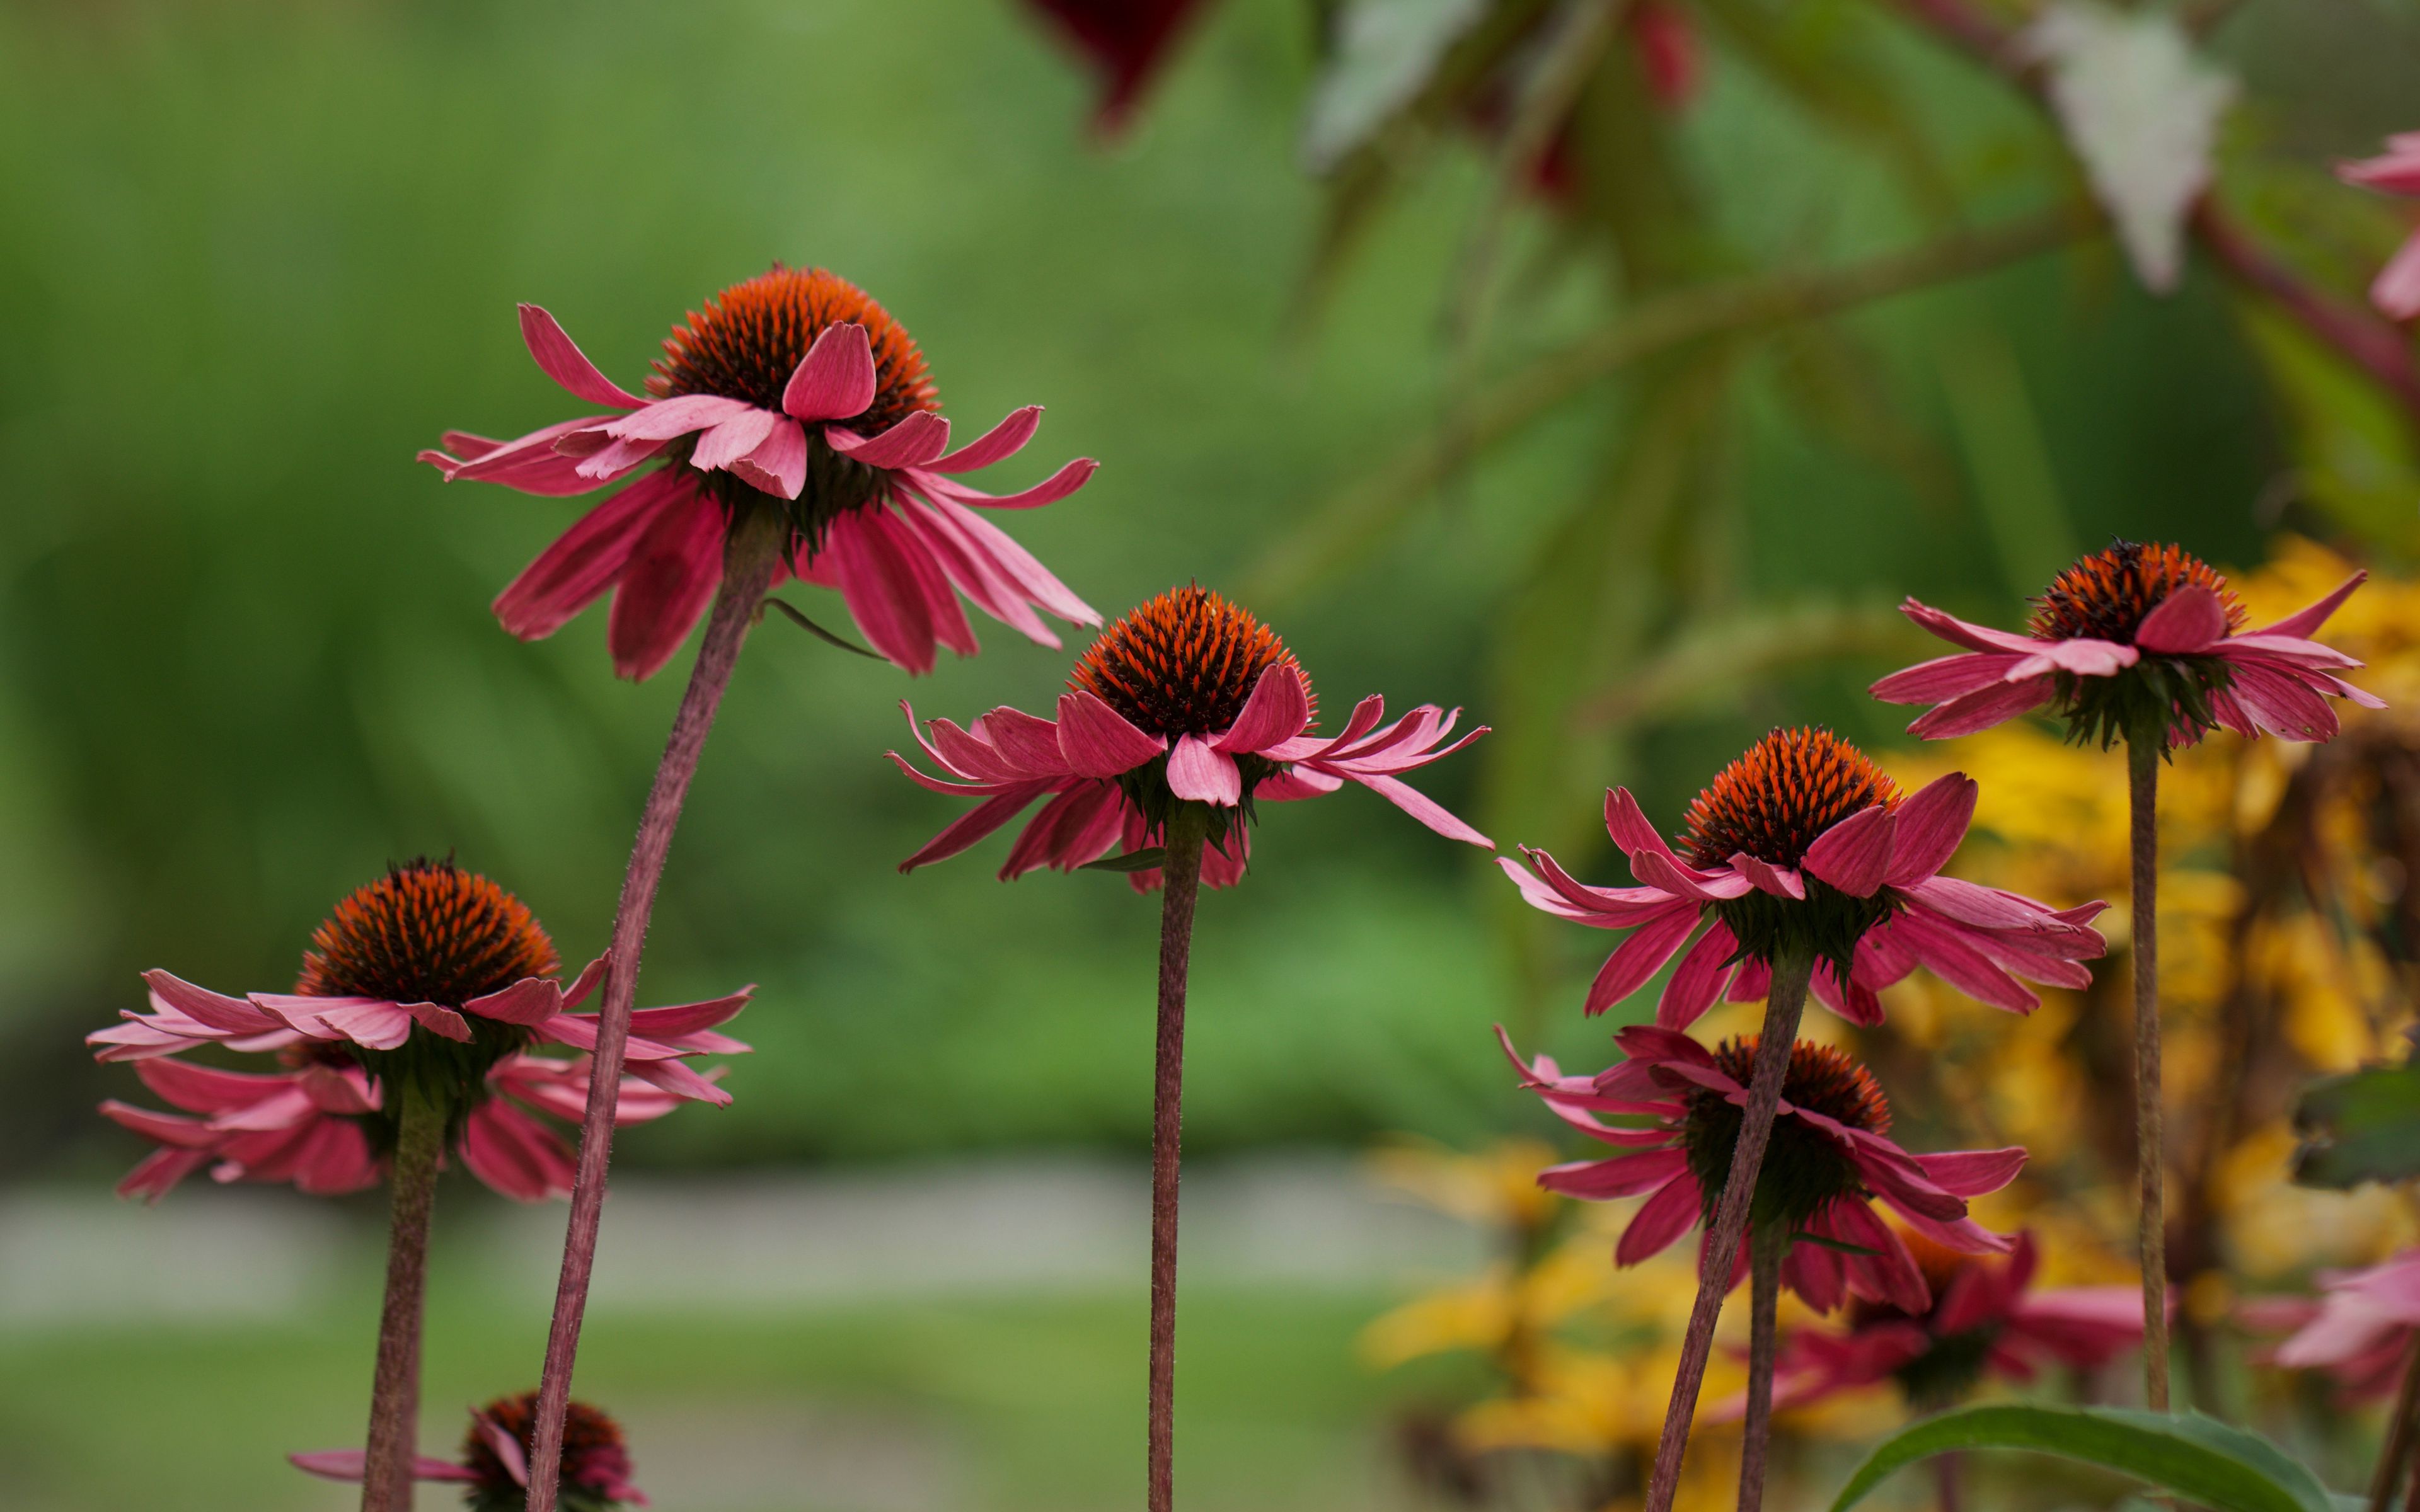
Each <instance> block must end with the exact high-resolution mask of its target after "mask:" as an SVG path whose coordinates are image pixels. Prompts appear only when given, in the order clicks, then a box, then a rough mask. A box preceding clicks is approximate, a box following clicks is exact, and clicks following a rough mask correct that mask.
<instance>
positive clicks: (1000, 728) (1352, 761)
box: [887, 664, 1493, 890]
mask: <svg viewBox="0 0 2420 1512" xmlns="http://www.w3.org/2000/svg"><path fill="white" fill-rule="evenodd" d="M900 707H901V708H902V709H904V710H906V711H907V728H908V733H910V734H911V735H913V736H914V737H915V739H916V743H917V745H918V746H919V747H920V748H922V749H923V753H924V755H925V756H926V757H927V758H928V759H930V761H931V762H932V764H934V765H935V766H937V767H939V769H940V770H941V772H942V773H944V774H946V775H945V776H942V777H934V776H931V775H929V774H927V773H926V772H924V771H923V770H922V769H920V768H919V767H917V766H916V765H915V764H913V763H912V762H910V761H908V760H907V758H905V757H903V756H901V755H900V754H899V753H898V752H897V751H891V752H888V753H887V754H888V755H889V756H890V757H891V759H892V762H894V763H896V764H897V765H898V767H899V769H900V770H901V771H902V772H904V773H906V774H907V776H908V777H909V778H910V779H913V780H914V781H916V782H917V783H919V784H921V785H922V786H923V787H926V788H930V789H931V790H933V791H934V792H936V793H945V794H949V795H953V796H957V797H965V798H973V799H978V800H980V801H979V802H978V803H977V804H976V806H975V807H974V808H973V809H971V810H969V811H968V812H967V813H966V814H965V815H963V816H962V817H960V818H959V819H958V821H957V822H956V823H954V824H953V825H950V826H949V827H948V828H946V829H944V830H942V831H941V832H940V833H939V835H937V836H935V837H934V838H933V840H932V841H930V842H929V843H927V844H926V845H925V846H924V847H923V849H922V850H919V851H918V852H917V853H916V854H915V855H913V856H909V857H907V860H905V861H903V862H901V863H900V867H899V869H900V870H901V871H902V872H908V871H913V870H914V869H916V868H917V867H920V866H924V865H927V864H929V863H931V862H934V861H939V860H942V859H944V858H946V857H949V856H955V855H957V854H958V853H959V852H961V851H963V850H966V849H967V848H968V847H970V846H971V845H973V844H975V843H976V842H977V841H981V840H982V839H984V838H985V836H987V835H989V834H990V833H991V832H992V831H994V830H996V829H998V828H1000V827H1001V825H1005V824H1007V823H1008V822H1009V821H1010V820H1011V819H1014V818H1016V816H1017V815H1018V814H1020V813H1022V812H1023V811H1024V810H1026V809H1027V808H1029V807H1031V806H1032V805H1033V804H1034V803H1036V802H1040V803H1041V804H1042V809H1041V811H1040V812H1038V813H1036V814H1035V815H1034V816H1033V817H1032V819H1031V820H1030V821H1028V822H1027V824H1026V825H1025V827H1024V829H1023V830H1022V831H1021V832H1020V833H1019V834H1018V836H1017V838H1016V842H1015V843H1014V844H1012V845H1011V846H1010V847H1009V853H1008V859H1007V860H1006V862H1005V863H1004V864H1003V865H1002V866H1001V872H1000V875H1001V880H1002V881H1006V880H1008V879H1010V878H1013V877H1017V876H1022V875H1023V874H1025V873H1026V872H1034V871H1039V870H1041V869H1042V868H1045V867H1055V868H1057V869H1058V870H1060V871H1062V872H1071V871H1074V870H1075V869H1077V868H1078V867H1081V866H1085V865H1089V864H1090V863H1092V862H1094V861H1097V860H1100V859H1101V858H1102V857H1104V856H1109V854H1110V853H1111V852H1112V851H1120V852H1124V853H1132V852H1135V851H1138V850H1140V849H1143V848H1144V847H1146V846H1147V845H1150V844H1154V843H1156V839H1155V837H1154V836H1153V835H1152V834H1151V832H1150V831H1151V825H1150V822H1149V821H1148V820H1147V819H1146V817H1145V816H1144V814H1143V812H1142V811H1141V810H1140V809H1138V808H1137V807H1135V805H1134V802H1133V800H1132V799H1131V798H1130V797H1129V796H1128V795H1127V794H1126V793H1125V789H1124V788H1123V787H1122V786H1121V784H1120V782H1119V779H1120V778H1122V777H1124V776H1126V775H1127V774H1129V773H1132V772H1134V771H1135V770H1137V769H1138V768H1140V767H1144V766H1147V765H1149V764H1151V763H1153V762H1155V761H1156V760H1158V759H1159V758H1161V757H1162V756H1166V757H1167V758H1168V768H1167V771H1168V776H1167V782H1168V786H1169V790H1170V791H1171V793H1172V794H1173V795H1175V796H1176V797H1178V798H1180V799H1185V800H1188V801H1194V802H1200V803H1206V804H1209V805H1211V806H1213V807H1214V808H1222V809H1229V810H1232V809H1234V808H1236V807H1238V806H1239V805H1240V804H1241V803H1242V802H1243V801H1244V800H1245V798H1246V796H1247V795H1246V794H1245V792H1244V779H1243V770H1242V767H1241V766H1240V765H1239V764H1238V762H1237V758H1239V757H1257V758H1258V759H1259V760H1260V762H1262V763H1270V764H1277V766H1278V768H1279V769H1278V770H1277V771H1276V773H1275V774H1274V775H1271V776H1268V777H1265V778H1264V779H1262V780H1261V781H1260V783H1259V785H1258V786H1257V787H1255V788H1254V789H1253V790H1252V792H1251V793H1250V794H1249V797H1250V798H1252V799H1254V800H1256V801H1267V802H1273V803H1282V802H1288V801H1292V800H1295V799H1301V798H1316V797H1321V796H1324V795H1327V794H1330V793H1334V792H1336V791H1337V790H1338V789H1339V788H1341V787H1342V786H1343V785H1344V784H1345V783H1347V782H1353V783H1357V784H1358V785H1360V786H1362V787H1365V788H1367V789H1369V790H1370V791H1371V792H1373V793H1375V794H1377V795H1379V796H1380V797H1382V798H1385V799H1386V800H1387V801H1388V802H1389V803H1391V804H1393V805H1394V806H1395V807H1396V808H1398V809H1401V810H1404V812H1405V813H1408V814H1410V815H1411V816H1412V817H1413V818H1415V819H1417V820H1419V822H1420V823H1421V824H1423V825H1427V826H1428V827H1429V828H1430V829H1432V830H1435V832H1436V833H1437V834H1440V835H1443V836H1445V837H1446V838H1447V839H1449V840H1458V841H1464V842H1466V843H1467V844H1471V845H1480V846H1487V847H1489V848H1491V849H1492V848H1493V842H1491V841H1489V840H1488V838H1487V837H1486V836H1484V835H1482V834H1481V833H1480V832H1479V831H1477V830H1476V829H1473V828H1471V827H1470V825H1466V824H1465V823H1463V822H1462V821H1461V820H1460V819H1457V818H1455V817H1454V816H1453V815H1452V814H1451V813H1449V812H1448V811H1447V810H1445V808H1444V807H1443V806H1442V805H1440V804H1438V803H1437V802H1436V801H1435V800H1434V799H1432V798H1430V797H1428V796H1427V795H1424V794H1422V793H1420V792H1419V791H1418V790H1417V789H1415V788H1413V787H1412V786H1410V785H1409V784H1408V783H1406V782H1404V780H1403V779H1402V778H1403V774H1404V773H1406V772H1410V771H1414V770H1417V769H1418V768H1419V767H1422V766H1426V765H1427V764H1430V763H1431V762H1435V761H1439V760H1442V759H1443V758H1445V757H1447V756H1450V755H1451V754H1453V753H1454V752H1455V751H1457V750H1460V749H1461V748H1463V747H1465V746H1466V745H1468V744H1470V743H1471V742H1472V741H1474V740H1476V739H1478V738H1479V737H1480V736H1481V735H1483V734H1485V733H1487V731H1486V727H1484V726H1481V727H1480V728H1479V729H1476V730H1473V731H1471V732H1470V733H1467V734H1466V735H1464V736H1463V737H1462V738H1461V739H1459V740H1455V741H1452V743H1451V744H1447V740H1448V737H1450V735H1451V734H1452V733H1453V729H1454V725H1455V722H1456V721H1457V720H1458V719H1459V718H1460V717H1461V711H1460V710H1458V709H1457V710H1452V711H1446V710H1441V709H1438V708H1437V707H1436V706H1435V705H1434V704H1422V705H1421V706H1420V707H1419V708H1417V709H1414V710H1413V711H1412V712H1411V713H1409V714H1406V715H1404V717H1402V718H1400V719H1398V720H1396V721H1395V722H1393V723H1392V724H1382V723H1381V722H1380V721H1382V720H1383V719H1384V718H1385V717H1386V701H1385V700H1384V699H1381V698H1378V697H1376V696H1374V695H1373V696H1372V697H1370V698H1367V699H1364V700H1362V701H1361V702H1360V703H1359V704H1358V705H1357V707H1356V708H1355V709H1354V711H1353V715H1352V717H1351V718H1350V719H1348V720H1347V721H1346V722H1345V726H1344V728H1343V729H1342V731H1340V732H1338V733H1336V734H1334V735H1320V734H1315V733H1311V725H1312V723H1313V717H1312V714H1311V699H1310V695H1309V691H1308V689H1306V688H1305V687H1304V686H1303V681H1302V675H1301V673H1300V672H1298V671H1295V668H1294V667H1293V666H1292V665H1290V664H1280V665H1276V666H1272V667H1269V668H1268V669H1267V670H1265V671H1263V672H1262V673H1261V675H1260V677H1259V679H1258V680H1257V681H1256V682H1255V683H1254V684H1253V685H1252V691H1251V694H1250V697H1249V699H1248V700H1247V701H1246V702H1245V703H1244V706H1243V708H1242V710H1241V711H1240V712H1238V713H1237V715H1236V716H1235V718H1234V720H1233V723H1232V724H1231V725H1230V726H1228V728H1226V729H1224V730H1218V731H1211V732H1209V733H1206V734H1202V735H1194V734H1187V735H1181V736H1179V737H1178V738H1177V739H1176V740H1175V741H1174V742H1173V743H1171V742H1170V741H1169V740H1168V739H1167V738H1166V737H1165V736H1161V735H1155V734H1150V733H1145V732H1144V731H1142V730H1140V729H1138V728H1137V727H1136V726H1135V725H1134V724H1133V723H1132V722H1130V721H1129V720H1127V719H1126V718H1125V717H1124V716H1122V715H1120V714H1119V713H1118V712H1117V711H1116V710H1114V709H1112V708H1110V707H1109V704H1107V703H1106V702H1102V701H1101V700H1100V699H1099V698H1097V697H1095V696H1094V694H1092V693H1090V692H1087V691H1083V690H1081V689H1078V690H1076V691H1072V692H1068V693H1065V694H1063V695H1061V697H1060V699H1059V706H1058V709H1057V713H1058V716H1059V717H1058V718H1057V719H1055V720H1053V719H1044V718H1040V717H1035V716H1033V715H1030V714H1027V713H1024V712H1023V711H1021V710H1018V709H1012V708H1005V707H1003V708H997V709H994V710H992V711H991V712H990V713H989V714H986V715H985V716H983V717H980V718H978V719H976V720H975V721H974V723H973V724H972V725H971V726H970V727H967V728H964V729H961V728H960V727H959V726H957V725H955V724H954V723H952V722H951V721H950V720H947V719H935V720H932V721H930V722H929V724H927V725H926V726H924V727H923V729H920V728H919V727H918V724H917V721H916V714H915V710H914V709H912V708H909V707H908V706H907V704H906V703H904V702H903V703H902V704H901V705H900ZM928 732H929V733H928ZM1248 834H1249V831H1248V830H1247V829H1245V828H1244V826H1243V825H1234V826H1233V827H1232V828H1231V829H1230V831H1229V839H1228V841H1226V842H1225V844H1224V846H1223V848H1221V847H1220V846H1219V845H1215V844H1214V845H1213V846H1212V847H1211V848H1209V849H1208V850H1206V851H1205V852H1204V854H1203V856H1202V881H1204V882H1205V883H1207V884H1208V885H1210V886H1211V887H1229V886H1232V885H1233V884H1234V883H1235V882H1237V881H1239V880H1241V878H1242V876H1243V873H1244V867H1245V863H1246V860H1247V858H1248V851H1249V841H1248V840H1247V839H1246V837H1247V835H1248ZM1131 880H1132V881H1133V883H1134V885H1135V887H1137V888H1138V889H1144V890H1147V889H1149V888H1152V887H1157V886H1158V883H1159V873H1158V872H1156V870H1146V871H1140V872H1133V873H1131Z"/></svg>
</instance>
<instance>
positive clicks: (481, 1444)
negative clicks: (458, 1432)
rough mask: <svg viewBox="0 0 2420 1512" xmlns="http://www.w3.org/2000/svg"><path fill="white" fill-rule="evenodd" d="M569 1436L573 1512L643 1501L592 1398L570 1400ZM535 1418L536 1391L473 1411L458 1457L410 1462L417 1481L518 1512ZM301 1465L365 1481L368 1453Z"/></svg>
mask: <svg viewBox="0 0 2420 1512" xmlns="http://www.w3.org/2000/svg"><path fill="white" fill-rule="evenodd" d="M569 1406H570V1411H569V1412H568V1413H567V1415H566V1427H565V1430H564V1435H563V1469H562V1473H561V1475H560V1484H559V1486H558V1490H557V1494H558V1495H559V1496H560V1497H561V1504H562V1505H563V1506H564V1507H565V1508H566V1509H567V1512H612V1509H613V1508H614V1507H620V1506H645V1505H647V1504H648V1503H647V1496H646V1493H645V1492H644V1491H642V1490H640V1489H639V1488H638V1487H636V1486H634V1485H632V1484H631V1483H630V1451H629V1449H628V1446H627V1445H626V1444H625V1443H623V1440H622V1427H621V1425H620V1424H618V1423H615V1422H614V1421H613V1419H612V1418H610V1417H608V1416H606V1415H605V1414H604V1413H603V1412H598V1411H597V1409H596V1408H594V1407H591V1406H589V1405H588V1404H587V1403H586V1402H573V1403H570V1404H569ZM536 1417H537V1393H535V1392H534V1391H529V1392H523V1393H521V1394H520V1396H501V1397H498V1398H497V1399H496V1400H494V1401H492V1402H489V1404H488V1405H487V1406H485V1407H481V1408H477V1409H474V1410H473V1412H472V1413H471V1431H470V1432H469V1433H468V1434H466V1435H464V1437H463V1440H462V1457H461V1458H459V1459H438V1458H430V1457H428V1456H422V1457H420V1458H416V1459H414V1460H413V1461H412V1464H411V1478H412V1479H413V1480H426V1481H439V1482H445V1483H450V1484H454V1485H458V1486H460V1487H462V1488H463V1500H464V1501H465V1503H466V1504H468V1505H469V1506H470V1508H471V1512H520V1506H521V1503H522V1499H523V1497H524V1496H525V1495H526V1494H527V1493H528V1489H529V1480H530V1472H529V1451H530V1444H531V1442H532V1438H533V1434H532V1429H533V1427H535V1420H536ZM287 1458H289V1459H291V1460H292V1461H293V1463H294V1465H295V1468H297V1469H298V1470H304V1471H308V1472H310V1473H312V1474H314V1475H318V1476H319V1477H321V1478H322V1479H325V1480H341V1481H358V1480H360V1479H362V1476H363V1469H364V1465H365V1460H366V1458H367V1457H366V1456H365V1455H364V1454H363V1452H362V1451H361V1450H359V1449H322V1450H317V1451H314V1452H312V1453H309V1454H298V1455H289V1456H287Z"/></svg>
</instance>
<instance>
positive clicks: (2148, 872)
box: [2126, 728, 2168, 1412]
mask: <svg viewBox="0 0 2420 1512" xmlns="http://www.w3.org/2000/svg"><path fill="white" fill-rule="evenodd" d="M2166 735H2167V732H2166V731H2165V730H2164V729H2156V728H2146V729H2140V730H2136V731H2133V733H2130V734H2129V736H2128V738H2127V741H2126V786H2127V797H2128V800H2129V807H2130V808H2131V809H2132V810H2133V813H2132V816H2131V820H2130V822H2131V824H2132V825H2133V873H2134V874H2133V909H2134V918H2133V932H2134V1174H2135V1178H2136V1180H2137V1182H2138V1184H2139V1186H2140V1188H2141V1192H2140V1197H2141V1205H2140V1209H2139V1211H2138V1212H2137V1214H2136V1236H2137V1240H2138V1242H2139V1243H2140V1245H2141V1247H2142V1255H2143V1401H2144V1403H2145V1405H2147V1406H2148V1407H2149V1408H2150V1410H2151V1411H2152V1412H2166V1411H2167V1410H2168V1213H2167V1200H2166V1194H2165V1192H2164V1190H2163V1187H2164V1178H2165V1174H2166V1168H2167V1148H2166V1136H2165V1134H2164V1132H2163V1130H2162V1128H2161V1119H2160V911H2159V910H2160V899H2159V890H2160V818H2159V791H2160V748H2161V744H2162V742H2163V741H2164V739H2165V737H2166Z"/></svg>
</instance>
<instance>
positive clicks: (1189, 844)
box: [1145, 803, 1209, 1512]
mask: <svg viewBox="0 0 2420 1512" xmlns="http://www.w3.org/2000/svg"><path fill="white" fill-rule="evenodd" d="M1208 822H1209V814H1208V812H1207V811H1206V810H1203V808H1202V806H1201V805H1200V804H1198V803H1185V804H1180V805H1178V806H1177V810H1176V812H1175V813H1174V814H1172V815H1171V816H1170V817H1169V821H1168V840H1167V854H1166V855H1165V856H1163V857H1162V858H1161V860H1160V864H1159V882H1160V894H1159V900H1160V901H1159V1033H1158V1048H1157V1051H1156V1066H1155V1074H1154V1077H1153V1081H1152V1106H1151V1387H1150V1393H1151V1395H1150V1405H1149V1410H1148V1413H1147V1418H1148V1430H1147V1431H1148V1437H1149V1441H1150V1442H1149V1446H1148V1449H1147V1451H1146V1456H1145V1485H1146V1489H1147V1493H1146V1501H1145V1505H1146V1506H1147V1507H1148V1509H1149V1512H1170V1509H1171V1508H1172V1507H1173V1506H1174V1505H1175V1504H1176V1182H1177V1175H1178V1171H1179V1158H1180V1153H1181V1148H1180V1147H1181V1144H1182V1140H1183V1137H1184V1129H1185V1117H1184V1102H1185V983H1186V977H1187V973H1188V972H1189V971H1190V970H1191V967H1192V961H1193V903H1194V899H1195V898H1196V896H1198V895H1199V893H1200V892H1201V887H1202V841H1203V839H1204V836H1205V833H1206V831H1207V828H1208Z"/></svg>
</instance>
